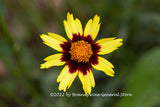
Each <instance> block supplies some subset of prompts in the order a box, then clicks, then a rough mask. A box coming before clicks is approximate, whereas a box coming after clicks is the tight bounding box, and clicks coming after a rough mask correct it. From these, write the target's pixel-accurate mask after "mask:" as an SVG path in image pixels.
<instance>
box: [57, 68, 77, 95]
mask: <svg viewBox="0 0 160 107" xmlns="http://www.w3.org/2000/svg"><path fill="white" fill-rule="evenodd" d="M77 74H78V72H74V73H70V72H69V68H68V66H67V65H66V66H65V67H64V68H63V70H62V71H61V73H60V75H59V76H58V78H57V82H60V83H59V87H58V89H59V90H60V91H61V90H63V91H64V92H65V91H66V89H67V88H69V87H70V86H71V84H72V83H73V81H74V79H75V78H76V76H77Z"/></svg>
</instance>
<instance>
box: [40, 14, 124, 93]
mask: <svg viewBox="0 0 160 107" xmlns="http://www.w3.org/2000/svg"><path fill="white" fill-rule="evenodd" d="M99 21H100V17H99V16H97V15H95V16H94V18H93V19H90V20H89V21H88V22H87V24H86V26H85V29H84V32H83V29H82V24H81V22H80V20H79V19H77V18H76V19H74V17H73V14H70V13H67V20H64V21H63V23H64V28H65V31H66V34H67V36H68V38H69V39H70V41H68V40H66V39H65V38H63V37H62V36H60V35H58V34H55V33H48V35H45V34H42V35H41V36H40V37H41V39H42V40H43V42H44V44H46V45H48V46H49V47H51V48H53V49H55V50H57V51H59V52H60V53H58V54H53V55H51V56H48V57H47V58H45V59H44V61H46V62H45V63H43V64H41V67H40V68H41V69H43V68H50V67H52V66H61V65H64V64H65V66H64V68H63V69H62V71H61V73H60V75H59V76H58V78H57V82H59V87H58V89H59V90H63V91H64V92H65V91H66V89H68V88H69V87H70V86H71V84H72V82H73V81H74V79H75V78H76V77H77V75H78V77H79V79H80V81H81V83H82V85H83V90H84V92H85V93H86V94H90V93H91V90H92V87H95V80H94V76H93V73H92V71H91V67H93V68H94V69H96V70H100V71H103V72H104V73H105V74H106V75H109V76H114V71H113V68H114V66H113V65H112V64H111V63H110V62H109V61H107V60H106V59H104V58H103V57H101V56H99V55H104V54H108V53H111V52H112V51H114V50H116V49H117V48H118V47H120V46H121V45H122V44H123V43H122V41H123V40H122V39H116V38H115V37H113V38H104V39H100V40H98V41H96V42H94V39H95V38H96V37H97V34H98V32H99V29H100V23H99Z"/></svg>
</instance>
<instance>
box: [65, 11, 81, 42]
mask: <svg viewBox="0 0 160 107" xmlns="http://www.w3.org/2000/svg"><path fill="white" fill-rule="evenodd" d="M63 23H64V28H65V31H66V34H67V36H68V38H69V39H72V37H73V34H75V33H76V34H78V33H80V34H81V35H82V33H83V31H82V24H81V22H80V20H79V19H77V18H76V19H74V17H73V14H70V13H67V21H66V20H64V21H63Z"/></svg>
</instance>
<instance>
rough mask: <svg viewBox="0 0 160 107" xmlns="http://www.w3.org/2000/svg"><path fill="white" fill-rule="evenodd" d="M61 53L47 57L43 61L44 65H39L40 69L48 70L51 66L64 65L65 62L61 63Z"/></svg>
mask: <svg viewBox="0 0 160 107" xmlns="http://www.w3.org/2000/svg"><path fill="white" fill-rule="evenodd" d="M61 57H62V53H59V54H54V55H51V56H48V57H46V58H45V59H44V61H46V62H45V63H43V64H41V67H40V68H41V69H43V68H50V67H52V66H61V65H64V64H65V62H62V61H61Z"/></svg>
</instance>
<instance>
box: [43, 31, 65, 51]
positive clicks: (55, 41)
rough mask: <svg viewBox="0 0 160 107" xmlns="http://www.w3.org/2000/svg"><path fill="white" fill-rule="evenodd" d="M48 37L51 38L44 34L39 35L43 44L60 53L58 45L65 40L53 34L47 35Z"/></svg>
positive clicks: (60, 49)
mask: <svg viewBox="0 0 160 107" xmlns="http://www.w3.org/2000/svg"><path fill="white" fill-rule="evenodd" d="M49 35H52V36H48V35H45V34H42V35H40V37H41V39H42V40H43V41H44V42H43V43H44V44H46V45H48V46H49V47H51V48H53V49H55V50H57V51H60V52H62V48H61V46H60V44H62V43H63V42H64V41H65V39H62V38H63V37H61V36H60V35H57V34H54V33H52V34H51V33H49Z"/></svg>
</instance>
